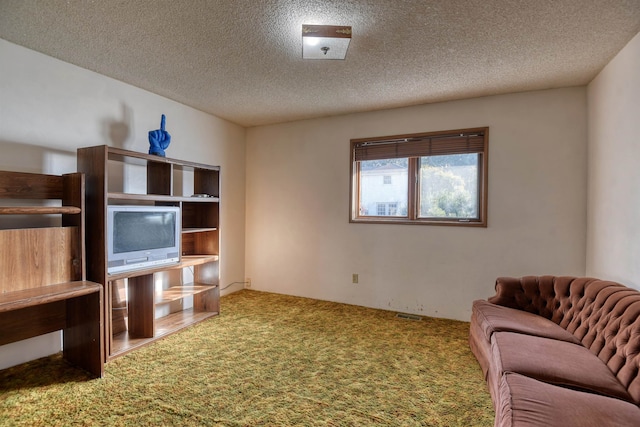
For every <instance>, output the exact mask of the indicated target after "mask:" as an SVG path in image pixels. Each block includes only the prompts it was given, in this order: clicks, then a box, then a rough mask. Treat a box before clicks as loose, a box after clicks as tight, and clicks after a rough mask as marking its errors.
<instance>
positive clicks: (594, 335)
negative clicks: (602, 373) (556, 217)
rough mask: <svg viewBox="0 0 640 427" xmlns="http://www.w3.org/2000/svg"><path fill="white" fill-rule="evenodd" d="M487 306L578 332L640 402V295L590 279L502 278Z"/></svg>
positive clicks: (558, 277)
mask: <svg viewBox="0 0 640 427" xmlns="http://www.w3.org/2000/svg"><path fill="white" fill-rule="evenodd" d="M489 302H491V303H494V304H498V305H502V306H506V307H511V308H515V309H519V310H524V311H528V312H530V313H534V314H537V315H540V316H543V317H545V318H547V319H550V320H552V321H553V322H555V323H557V324H558V325H560V326H562V327H563V328H565V329H566V330H567V331H569V332H571V333H572V334H574V335H575V336H576V337H577V338H578V339H580V341H581V342H582V344H583V345H584V346H585V347H587V348H588V349H589V350H591V351H592V352H593V353H594V354H596V355H597V356H598V357H599V358H600V359H601V360H602V361H604V362H605V363H606V364H607V366H608V367H609V369H611V371H612V372H613V373H614V374H615V375H616V376H617V378H618V380H619V381H620V382H621V383H622V385H623V386H625V387H626V388H627V390H628V391H629V394H630V395H631V396H632V397H633V399H634V401H635V402H636V404H640V292H639V291H637V290H634V289H631V288H628V287H626V286H623V285H621V284H619V283H615V282H610V281H605V280H599V279H594V278H588V277H568V276H526V277H522V278H513V277H501V278H498V279H497V280H496V295H495V296H493V297H491V298H489Z"/></svg>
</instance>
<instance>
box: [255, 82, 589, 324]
mask: <svg viewBox="0 0 640 427" xmlns="http://www.w3.org/2000/svg"><path fill="white" fill-rule="evenodd" d="M477 126H489V127H490V141H489V152H490V155H489V214H488V220H489V226H488V227H487V228H486V229H482V228H462V227H437V226H418V225H368V224H351V223H349V222H348V215H349V140H350V139H351V138H363V137H372V136H383V135H393V134H402V133H412V132H429V131H436V130H447V129H460V128H469V127H477ZM586 141H587V122H586V90H585V88H584V87H579V88H567V89H557V90H548V91H539V92H530V93H521V94H512V95H504V96H494V97H486V98H478V99H470V100H464V101H457V102H448V103H441V104H433V105H423V106H417V107H409V108H401V109H394V110H387V111H379V112H370V113H362V114H353V115H347V116H340V117H332V118H324V119H317V120H308V121H301V122H293V123H287V124H281V125H273V126H263V127H255V128H250V129H248V131H247V162H246V166H247V178H246V180H247V181H246V182H247V193H246V194H247V207H246V209H247V211H246V212H247V213H246V215H247V216H246V218H247V220H246V221H247V222H246V239H247V241H246V248H247V252H246V272H247V273H246V274H247V276H248V277H251V279H252V284H253V287H254V288H255V289H258V290H264V291H272V292H278V293H286V294H293V295H300V296H305V297H312V298H319V299H325V300H333V301H341V302H346V303H352V304H357V305H364V306H370V307H379V308H384V309H390V310H397V311H402V312H411V313H418V314H425V315H432V316H439V317H448V318H455V319H462V320H468V319H469V315H470V309H471V302H472V301H473V300H474V299H477V298H486V297H488V296H490V295H492V292H493V284H494V281H495V279H496V277H497V276H500V275H516V276H520V275H526V274H575V275H581V274H584V271H585V244H586V236H585V229H586V194H587V190H586V161H587V159H586V152H587V146H586ZM352 273H358V274H359V279H360V280H359V283H358V284H352V283H351V275H352Z"/></svg>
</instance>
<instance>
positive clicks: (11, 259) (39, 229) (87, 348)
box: [0, 171, 104, 377]
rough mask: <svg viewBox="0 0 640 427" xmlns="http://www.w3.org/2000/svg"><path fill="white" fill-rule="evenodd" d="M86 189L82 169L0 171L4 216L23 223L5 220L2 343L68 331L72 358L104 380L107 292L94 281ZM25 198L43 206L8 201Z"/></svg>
mask: <svg viewBox="0 0 640 427" xmlns="http://www.w3.org/2000/svg"><path fill="white" fill-rule="evenodd" d="M84 191H85V188H84V176H83V175H82V174H81V173H72V174H66V175H45V174H35V173H23V172H6V171H0V199H2V202H3V205H2V206H0V216H3V219H4V218H5V216H8V217H10V218H13V219H15V220H16V221H15V224H21V225H20V226H18V227H11V226H7V222H9V223H12V222H11V221H7V222H4V221H0V225H2V227H1V228H2V229H1V230H0V248H2V250H1V251H0V272H2V275H0V345H4V344H8V343H11V342H16V341H21V340H24V339H26V338H31V337H35V336H38V335H42V334H46V333H50V332H55V331H58V330H61V331H62V339H63V356H64V358H65V359H67V360H68V361H69V362H71V363H73V364H75V365H78V366H80V367H82V368H84V369H86V370H87V371H89V372H90V373H92V374H93V375H95V376H97V377H101V376H102V375H103V374H104V352H103V341H104V340H103V317H102V315H103V308H102V301H103V296H102V286H100V285H99V284H98V283H93V282H89V281H87V280H86V274H85V273H86V271H85V244H84V238H85V215H84V209H85V193H84ZM8 199H14V200H8ZM17 199H24V200H26V199H28V200H29V201H30V202H35V204H36V205H35V206H6V205H5V204H4V202H6V203H9V204H12V203H14V202H15V201H16V200H17ZM50 202H54V203H60V204H61V206H46V204H47V203H50ZM20 203H23V201H21V202H20ZM43 217H52V218H50V219H51V220H52V221H51V222H52V224H48V221H45V222H46V223H47V224H46V225H42V224H39V223H40V221H39V219H43Z"/></svg>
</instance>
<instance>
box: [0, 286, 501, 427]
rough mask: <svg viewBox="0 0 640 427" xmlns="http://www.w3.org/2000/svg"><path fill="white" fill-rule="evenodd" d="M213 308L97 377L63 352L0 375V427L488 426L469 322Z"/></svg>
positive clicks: (244, 304)
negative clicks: (192, 323) (197, 321)
mask: <svg viewBox="0 0 640 427" xmlns="http://www.w3.org/2000/svg"><path fill="white" fill-rule="evenodd" d="M221 307H222V312H221V314H220V316H217V317H214V318H211V319H209V320H207V321H205V322H203V323H200V324H198V325H195V326H193V327H190V328H188V329H186V330H184V331H181V332H180V333H177V334H174V335H171V336H170V337H167V338H165V339H162V340H159V341H157V342H156V343H153V344H151V345H148V346H146V347H143V348H141V349H140V350H137V351H135V352H132V353H130V354H128V355H125V356H123V357H120V358H118V359H115V360H113V361H111V362H109V363H108V364H107V365H106V366H105V377H104V378H102V379H92V380H90V379H87V377H86V376H85V374H84V371H82V370H79V369H76V368H73V367H71V366H69V365H67V364H66V362H65V361H64V360H62V359H61V357H60V355H56V356H52V357H48V358H44V359H40V360H37V361H33V362H29V363H27V364H24V365H20V366H17V367H14V368H10V369H7V370H4V371H0V424H2V425H16V426H23V425H24V426H38V425H56V426H94V425H113V426H136V425H148V426H290V425H295V426H446V427H451V426H465V427H468V426H492V425H493V417H494V413H493V409H492V406H491V399H490V397H489V393H488V391H487V388H486V385H485V382H484V380H483V378H482V373H481V371H480V368H479V366H478V364H477V362H476V360H475V359H474V357H473V355H472V354H471V351H470V350H469V345H468V335H469V324H468V323H466V322H457V321H452V320H442V319H433V318H423V320H421V321H414V320H406V319H400V318H397V317H396V316H395V314H396V313H393V312H388V311H383V310H374V309H368V308H362V307H357V306H352V305H345V304H337V303H331V302H326V301H317V300H312V299H306V298H297V297H291V296H284V295H277V294H270V293H264V292H257V291H247V290H244V291H240V292H236V293H233V294H230V295H227V296H224V297H223V298H222V300H221Z"/></svg>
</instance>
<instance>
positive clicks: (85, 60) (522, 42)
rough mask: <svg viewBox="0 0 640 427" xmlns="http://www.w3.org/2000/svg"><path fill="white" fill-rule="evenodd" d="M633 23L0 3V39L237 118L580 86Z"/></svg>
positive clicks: (235, 3)
mask: <svg viewBox="0 0 640 427" xmlns="http://www.w3.org/2000/svg"><path fill="white" fill-rule="evenodd" d="M302 24H328V25H350V26H351V27H352V29H353V36H352V40H351V44H350V45H349V51H348V53H347V59H346V60H344V61H339V60H338V61H318V60H303V59H302V47H301V42H302V40H301V27H302ZM638 32H640V0H531V1H524V0H522V1H519V0H431V1H429V0H209V1H207V0H189V1H187V0H102V1H89V0H0V37H1V38H3V39H5V40H8V41H10V42H13V43H16V44H18V45H22V46H25V47H28V48H31V49H34V50H36V51H39V52H43V53H45V54H47V55H50V56H52V57H55V58H59V59H61V60H63V61H66V62H69V63H72V64H75V65H78V66H80V67H83V68H87V69H89V70H93V71H96V72H98V73H100V74H104V75H106V76H110V77H113V78H115V79H118V80H121V81H123V82H126V83H129V84H132V85H134V86H138V87H140V88H143V89H146V90H148V91H151V92H154V93H157V94H160V95H163V96H165V97H167V98H170V99H173V100H176V101H179V102H182V103H184V104H186V105H190V106H192V107H195V108H197V109H200V110H202V111H206V112H208V113H211V114H214V115H216V116H218V117H221V118H224V119H227V120H229V121H231V122H235V123H238V124H240V125H243V126H254V125H261V124H270V123H278V122H285V121H291V120H298V119H305V118H312V117H322V116H329V115H338V114H345V113H351V112H360V111H370V110H377V109H384V108H393V107H401V106H407V105H415V104H423V103H431V102H439V101H445V100H453V99H462V98H470V97H477V96H484V95H492V94H500V93H509V92H519V91H528V90H537V89H546V88H554V87H563V86H575V85H584V84H587V83H588V82H589V81H590V80H591V79H593V77H595V75H596V74H597V73H598V72H599V71H600V70H601V69H602V67H603V66H604V65H606V64H607V62H608V61H609V60H610V59H611V58H613V56H615V55H616V53H618V52H619V51H620V49H622V48H623V47H624V45H625V44H626V43H627V42H628V41H629V40H631V38H633V36H635V35H636V34H637V33H638Z"/></svg>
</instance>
